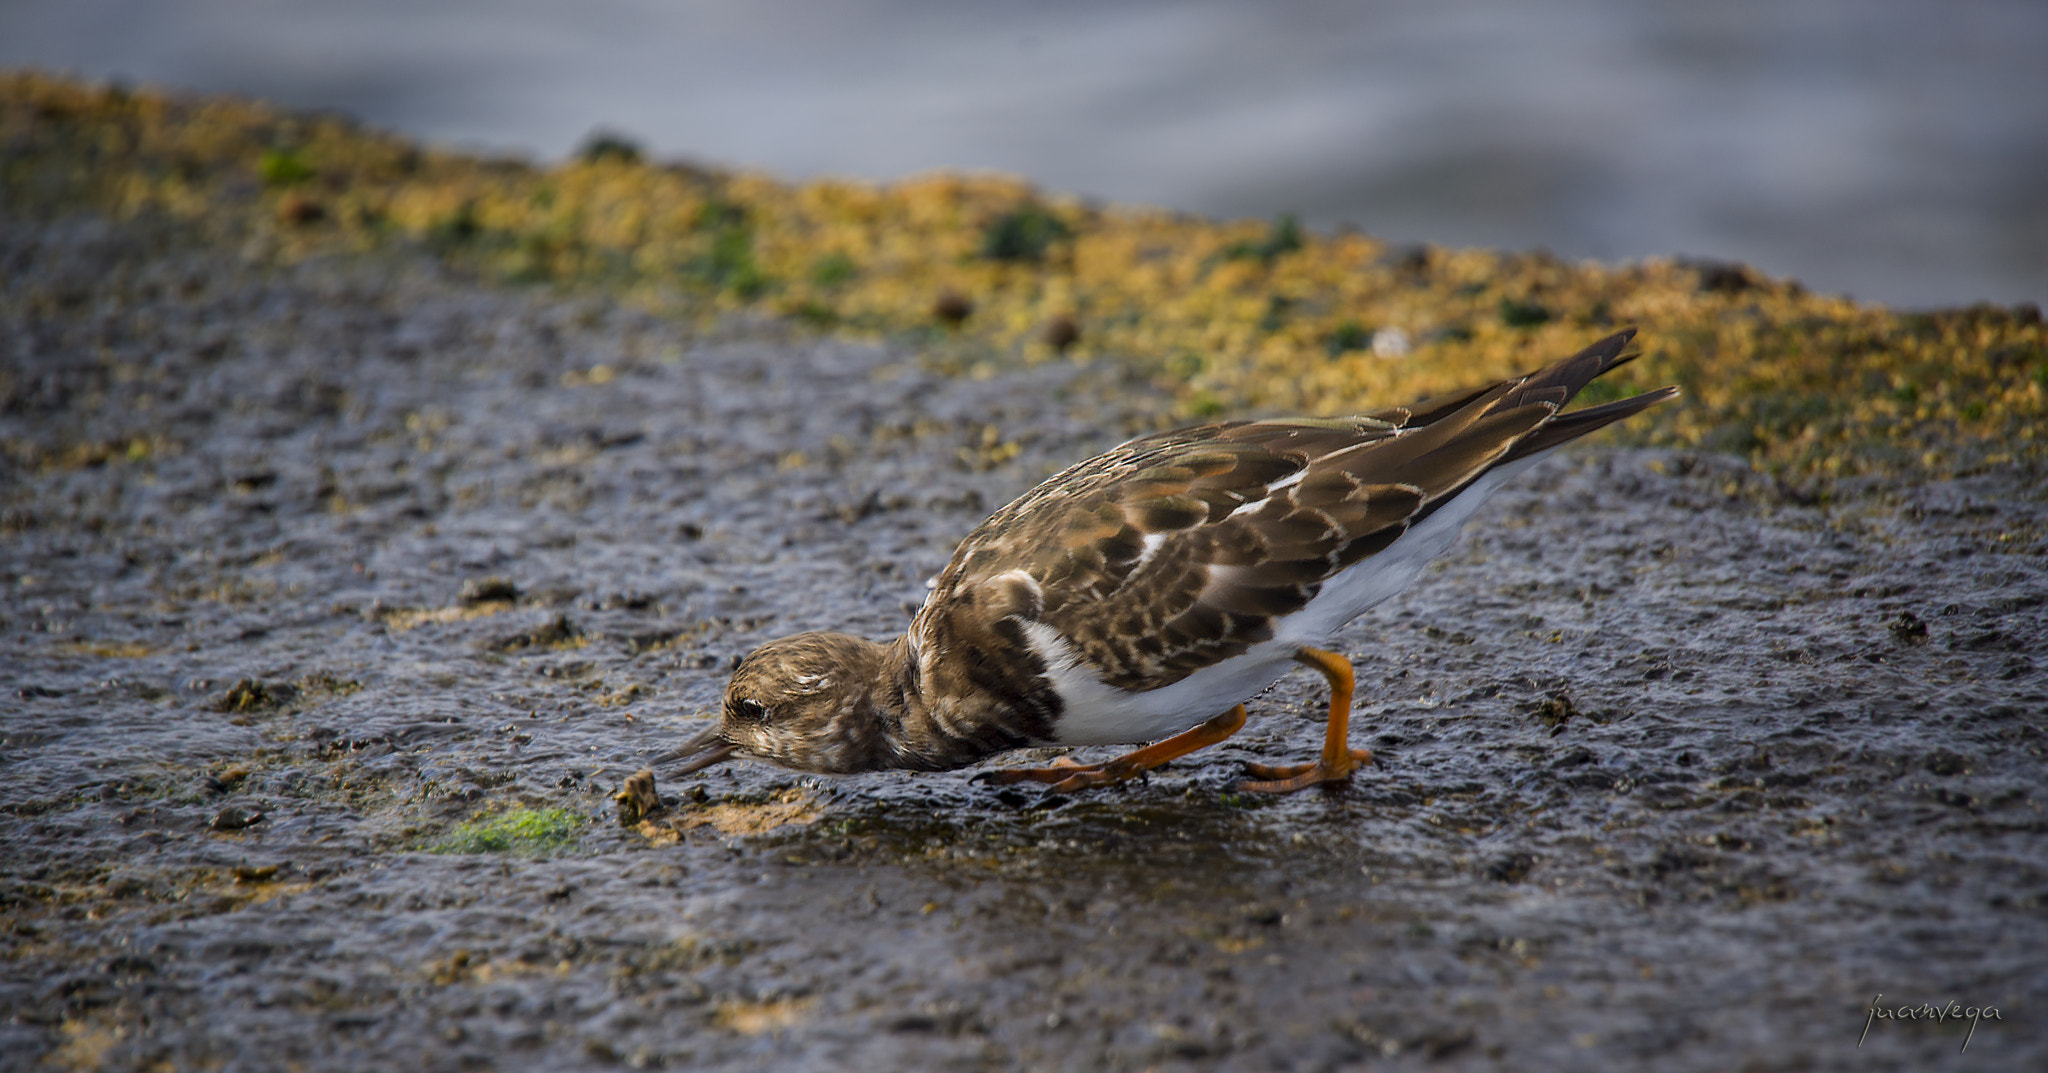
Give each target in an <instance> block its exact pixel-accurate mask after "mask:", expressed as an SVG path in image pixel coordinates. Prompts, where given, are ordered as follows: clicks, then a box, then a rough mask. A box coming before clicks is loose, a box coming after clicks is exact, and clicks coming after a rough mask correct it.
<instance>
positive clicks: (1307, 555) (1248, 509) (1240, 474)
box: [912, 330, 1676, 690]
mask: <svg viewBox="0 0 2048 1073" xmlns="http://www.w3.org/2000/svg"><path fill="white" fill-rule="evenodd" d="M1633 336H1634V332H1633V330H1631V331H1624V332H1620V333H1617V334H1615V335H1612V336H1609V337H1608V338H1606V339H1603V340H1601V341H1599V342H1597V343H1595V344H1593V345H1592V346H1590V347H1587V348H1586V349H1585V350H1583V351H1580V352H1579V353H1578V354H1575V355H1573V356H1572V357H1570V358H1566V359H1565V360H1563V361H1560V362H1558V363H1556V364H1555V365H1551V366H1549V367H1547V368H1544V369H1541V370H1538V371H1536V372H1534V373H1531V374H1529V375H1527V376H1523V377H1517V378H1514V379H1510V380H1504V381H1501V382H1500V383H1497V384H1492V385H1488V386H1487V387H1484V388H1479V389H1476V390H1473V391H1469V392H1464V393H1460V394H1457V395H1453V396H1445V397H1443V398H1440V399H1435V400H1429V401H1425V402H1422V403H1417V404H1416V405H1414V406H1409V407H1397V408H1394V409H1389V410H1382V411H1379V412H1377V413H1374V414H1370V415H1366V416H1361V417H1349V418H1336V419H1317V418H1290V419H1283V420H1275V421H1232V422H1223V423H1218V424H1211V425H1202V426H1197V427H1193V428H1183V429H1175V430H1172V431H1168V432H1160V433H1155V434H1153V435H1150V436H1144V437H1140V438H1138V439H1135V440H1132V441H1130V442H1128V443H1125V444H1123V445H1121V446H1119V447H1117V448H1115V449H1113V450H1111V451H1109V452H1107V453H1105V454H1102V455H1099V456H1097V457H1095V458H1091V459H1089V460H1087V461H1085V462H1081V463H1079V464H1077V465H1075V466H1073V467H1071V468H1069V469H1067V470H1066V471H1065V472H1063V473H1061V474H1059V475H1058V476H1056V477H1054V478H1052V479H1050V480H1048V481H1046V482H1045V483H1043V484H1041V485H1039V486H1038V487H1037V488H1034V489H1032V490H1031V491H1030V492H1027V493H1026V494H1025V495H1024V496H1022V497H1021V498H1019V499H1018V500H1017V501H1016V502H1014V503H1011V504H1010V505H1009V506H1007V507H1004V508H1003V509H1002V510H1000V511H998V512H996V514H995V515H994V516H993V517H991V518H989V519H988V521H986V522H984V523H982V525H981V526H980V527H979V528H977V529H976V530H975V531H974V532H973V533H972V534H971V535H969V536H968V538H967V540H966V541H965V542H963V543H962V544H961V546H960V549H959V551H958V552H956V553H955V555H954V558H953V561H952V563H951V564H949V565H948V567H947V568H946V570H945V571H944V573H942V574H941V575H940V577H939V580H938V583H937V587H936V591H935V592H934V593H933V594H932V599H930V600H929V601H927V603H926V606H925V609H924V611H923V612H921V613H920V614H919V616H918V620H917V622H916V623H915V624H914V625H913V627H912V629H913V636H916V637H918V638H919V639H920V643H924V644H939V645H947V644H953V645H965V646H967V647H969V648H973V649H975V650H976V651H977V654H978V655H984V658H986V657H985V654H983V653H981V652H980V650H981V648H982V646H983V645H1000V644H1003V643H1014V642H1013V641H1012V639H1013V638H1016V637H1017V636H1019V634H1018V633H1017V632H1015V629H1014V628H1004V626H1003V625H1002V624H1001V623H999V622H996V621H993V620H991V619H990V618H989V616H991V615H1007V616H1010V617H1012V618H1016V619H1017V621H1019V622H1021V621H1024V620H1025V619H1029V620H1034V621H1040V622H1044V623H1046V624H1048V625H1050V626H1052V627H1054V628H1055V629H1057V630H1058V631H1059V632H1060V633H1061V634H1063V635H1064V636H1065V637H1066V638H1067V639H1068V640H1069V641H1070V642H1071V643H1072V644H1073V645H1074V646H1075V648H1076V649H1077V650H1078V651H1079V654H1080V655H1081V656H1082V657H1083V658H1084V659H1086V660H1087V661H1088V662H1089V663H1091V664H1092V665H1094V667H1095V668H1096V669H1097V670H1098V671H1099V672H1100V673H1101V674H1102V677H1103V678H1104V680H1105V681H1107V682H1108V683H1109V684H1111V685H1114V686H1118V687H1120V688H1124V689H1129V690H1149V689H1157V688H1161V687H1163V686H1166V685H1169V684H1171V683H1173V682H1175V681H1178V680H1180V679H1181V678H1183V677H1186V676H1187V675H1188V674H1191V673H1193V672H1194V671H1195V670H1198V669H1200V668H1201V667H1203V666H1206V665H1208V664H1210V663H1213V662H1216V661H1218V660H1221V659H1224V658H1227V657H1229V656H1231V655H1235V654H1237V653H1239V652H1242V651H1244V650H1245V649H1246V648H1248V647H1249V646H1251V645H1253V644H1256V643H1257V642H1259V641H1262V640H1264V639H1266V638H1268V637H1270V636H1271V635H1272V620H1273V619H1274V618H1275V617H1276V616H1279V615H1284V614H1286V613H1288V612H1291V611H1295V610H1298V609H1300V608H1301V607H1302V606H1304V605H1306V604H1307V603H1308V602H1309V601H1310V600H1311V599H1313V598H1314V597H1315V595H1316V593H1317V592H1318V591H1320V588H1321V586H1322V584H1323V583H1324V582H1326V581H1327V580H1328V579H1329V578H1330V577H1331V576H1333V575H1334V574H1336V573H1337V572H1339V571H1341V570H1343V569H1344V568H1346V567H1348V566H1350V565H1352V564H1354V563H1357V562H1359V561H1360V560H1362V559H1364V558H1366V557H1367V556H1369V555H1372V554H1374V553H1376V552H1378V551H1380V550H1382V549H1384V548H1385V547H1387V546H1388V545H1389V544H1391V543H1392V542H1393V541H1394V540H1396V539H1398V538H1399V536H1400V535H1401V533H1402V532H1404V531H1405V530H1406V528H1407V527H1408V526H1409V525H1411V524H1413V523H1414V521H1416V520H1417V519H1418V518H1420V517H1422V516H1424V515H1426V514H1427V513H1429V511H1430V510H1432V509H1433V508H1434V506H1435V505H1436V504H1439V503H1441V502H1444V501H1446V500H1448V499H1449V498H1450V497H1453V496H1455V495H1457V494H1458V493H1459V492H1460V491H1462V490H1464V489H1465V488H1467V487H1469V486H1470V485H1471V483H1472V482H1473V481H1474V480H1475V479H1477V478H1478V477H1479V476H1480V475H1481V474H1483V473H1485V472H1486V471H1487V470H1488V469H1490V468H1492V467H1493V466H1496V465H1499V464H1501V463H1502V462H1504V461H1508V460H1512V459H1519V458H1525V457H1529V456H1531V455H1534V454H1537V453H1540V452H1542V451H1545V450H1549V449H1551V448H1553V447H1556V446H1559V445H1561V444H1563V443H1565V442H1567V441H1569V440H1572V439H1576V438H1577V437H1579V436H1582V435H1585V434H1586V433H1588V432H1591V431H1593V430H1595V429H1597V428H1600V427H1602V426H1604V425H1606V424H1608V423H1610V422H1613V421H1616V420H1620V419H1621V418H1624V417H1627V416H1629V415H1631V414H1634V413H1637V412H1640V411H1641V410H1643V409H1644V408H1646V407H1648V406H1651V405H1653V404H1655V403H1657V402H1660V401H1662V400H1664V399H1666V398H1669V397H1671V395H1673V394H1675V393H1676V389H1673V388H1666V389H1663V390H1661V391H1655V392H1651V393H1649V394H1645V395H1638V396H1635V397H1633V398H1629V399H1624V400H1621V401H1619V402H1612V403H1607V404H1604V405H1601V406H1595V407H1590V408H1587V409H1585V410H1581V411H1578V412H1576V413H1573V414H1568V415H1565V416H1562V417H1560V416H1558V410H1559V409H1560V408H1561V407H1562V406H1564V405H1565V403H1567V402H1569V401H1570V400H1571V398H1572V397H1573V396H1574V395H1576V394H1577V393H1578V392H1579V391H1580V390H1581V389H1583V388H1584V387H1585V386H1586V385H1587V384H1588V383H1590V382H1592V380H1593V379H1594V378H1596V377H1598V376H1599V375H1601V374H1602V373H1605V372H1607V371H1609V370H1611V369H1613V368H1615V367H1616V366H1619V365H1621V364H1623V363H1625V362H1626V361H1628V360H1630V356H1629V355H1625V354H1623V350H1624V349H1625V348H1626V347H1627V345H1628V343H1629V341H1630V340H1631V339H1632V338H1633ZM1276 486H1278V487H1276ZM1148 538H1149V539H1150V544H1151V547H1150V548H1149V550H1148V547H1147V545H1148ZM1013 571H1021V572H1022V573H1023V574H1024V575H1025V576H1028V577H1029V578H1030V579H1032V581H1034V582H1036V584H1037V587H1038V590H1039V598H1038V599H1037V600H1036V601H1022V602H1025V603H1031V604H1033V606H1031V607H1029V608H1028V610H1027V609H1025V608H1023V607H1020V606H1019V604H1020V600H1019V599H1018V598H1017V595H1016V593H1015V592H1014V586H1016V585H1017V584H1018V581H1017V579H1016V578H1015V577H1014V576H1012V573H1011V572H1013ZM990 587H995V588H997V589H1002V590H1004V591H1005V592H1007V593H1008V594H1009V595H1008V598H1006V599H995V600H990V599H985V598H977V596H976V594H977V593H978V592H980V591H982V590H984V589H988V588H990ZM970 639H971V640H970ZM1032 669H1033V670H1034V671H1035V670H1037V668H1036V667H1033V668H1032ZM991 684H993V683H991ZM1003 684H1004V685H1005V687H1007V688H1014V687H1015V686H1014V683H1008V682H1005V683H1003ZM928 687H929V684H928Z"/></svg>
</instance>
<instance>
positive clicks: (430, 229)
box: [0, 73, 2048, 481]
mask: <svg viewBox="0 0 2048 1073" xmlns="http://www.w3.org/2000/svg"><path fill="white" fill-rule="evenodd" d="M0 144H5V145H7V146H8V152H7V153H6V154H5V156H4V157H0V194H4V195H5V198H6V202H7V203H8V204H9V205H10V206H12V208H11V209H10V212H12V213H13V214H15V215H17V216H24V217H30V218H33V217H36V216H39V215H40V216H49V215H52V214H55V213H58V212H64V211H76V210H78V209H90V210H94V211H99V212H103V213H108V214H112V215H115V216H125V215H135V214H145V213H147V214H155V215H164V216H169V217H173V218H176V219H180V220H184V221H187V222H189V223H190V224H192V225H194V226H196V227H198V228H200V229H202V231H203V232H204V233H206V234H208V235H210V236H212V237H214V238H217V239H220V240H223V241H224V242H232V243H233V244H234V245H235V246H236V247H237V248H243V249H252V250H257V251H260V252H261V253H262V254H263V255H265V256H269V257H274V258H276V259H277V260H279V261H281V262H289V261H292V260H295V259H298V258H302V257H306V256H311V255H314V254H323V253H334V252H347V251H352V250H353V251H361V250H373V249H377V248H380V247H383V246H386V245H389V244H392V243H409V244H415V245H417V246H419V247H420V248H422V249H426V250H429V251H431V252H432V253H433V254H434V255H436V256H439V257H442V258H444V259H446V260H448V261H449V262H451V263H453V264H457V265H460V266H463V267H465V268H468V269H471V270H475V271H479V272H481V273H483V274H484V275H485V276H487V277H491V278H496V279H499V280H502V281H505V282H508V283H527V284H533V283H546V284H552V285H556V286H563V287H571V288H602V289H605V290H607V291H609V292H611V293H614V294H619V295H621V296H623V297H625V298H627V299H629V300H632V301H636V302H639V303H643V304H646V305H648V306H650V307H652V308H655V309H657V310H660V311H662V312H664V313H667V314H669V315H675V316H682V317H691V318H707V317H716V316H719V315H721V314H725V313H730V312H734V311H753V310H759V311H765V312H770V313H774V314H779V315H783V316H788V317H792V318H794V319H796V320H797V321H798V322H800V323H803V324H808V325H812V326H814V327H816V328H818V329H820V330H828V331H835V332H845V333H855V334H863V335H870V336H872V335H878V334H879V335H888V334H897V333H904V332H915V331H926V330H931V329H934V328H936V327H938V323H939V322H937V321H935V314H934V304H935V302H936V300H937V299H938V297H939V296H940V295H942V294H953V295H957V296H959V297H961V298H964V299H966V300H967V302H968V303H971V305H972V309H973V311H972V313H971V314H970V315H969V316H968V317H967V318H966V319H965V320H964V321H963V322H961V323H960V324H958V325H957V326H954V327H950V328H949V330H948V332H947V334H946V335H945V336H944V337H943V340H942V341H941V340H940V339H937V338H935V339H934V340H933V342H932V344H931V345H933V346H936V347H945V348H958V349H960V350H962V351H963V352H964V353H967V354H971V355H973V356H974V360H973V361H971V362H962V363H961V364H963V365H972V364H981V363H985V362H986V360H987V359H989V358H991V357H1003V356H1008V357H1010V358H1012V359H1014V360H1025V361H1029V360H1044V359H1048V358H1050V357H1052V356H1053V355H1054V354H1056V353H1060V352H1064V353H1065V354H1067V355H1068V356H1071V357H1075V358H1079V359H1082V360H1088V359H1092V358H1097V357H1106V358H1110V359H1114V360H1118V361H1123V362H1129V363H1133V364H1135V365H1137V366H1139V367H1141V368H1145V369H1148V370H1150V371H1152V372H1153V373H1154V374H1155V375H1156V376H1157V377H1158V378H1159V379H1160V380H1161V382H1162V383H1164V384H1167V385H1168V386H1170V388H1171V389H1172V390H1173V391H1175V392H1177V394H1178V399H1179V401H1180V404H1181V409H1182V411H1183V413H1184V414H1185V415H1187V416H1208V415H1211V414H1214V413H1218V412H1226V413H1231V414H1240V413H1242V414H1254V413H1276V412H1305V413H1326V414H1327V413H1341V412H1347V411H1357V410H1363V409H1368V408H1376V407H1379V406H1384V405H1388V404H1390V403H1394V402H1403V401H1408V400H1410V399H1412V398H1416V397H1420V396H1425V395H1429V394H1432V393H1435V392H1440V391H1446V390H1451V389H1454V388H1457V387H1460V386H1463V385H1467V384H1470V383H1472V382H1474V381H1476V380H1479V379H1482V378H1485V377H1492V376H1502V375H1508V374H1510V373H1513V372H1516V371H1520V370H1524V369H1527V368H1529V367H1531V366H1533V365H1535V364H1538V363H1541V362H1544V361H1548V360H1550V359H1552V358H1554V357H1556V356H1559V355H1561V354H1564V353H1567V352H1569V351H1571V350H1573V349H1576V348H1577V347H1579V346H1582V345H1584V344H1585V343H1586V342H1588V341H1590V340H1591V339H1592V338H1594V337H1595V336H1597V335H1599V334H1602V333H1605V332H1607V331H1610V330H1613V329H1614V328H1617V327H1620V326H1625V325H1635V326H1638V327H1640V328H1641V329H1642V330H1643V336H1642V344H1643V347H1644V358H1643V360H1642V361H1641V362H1640V363H1639V365H1638V367H1637V369H1636V370H1635V371H1632V372H1630V373H1628V374H1624V379H1625V380H1626V386H1627V387H1629V388H1641V387H1649V386H1654V385H1658V384H1663V383H1674V382H1675V383H1678V384H1680V385H1682V386H1683V387H1684V388H1685V389H1686V391H1687V397H1686V400H1685V401H1684V402H1683V403H1682V404H1681V405H1679V406H1675V407H1667V408H1665V410H1663V411H1660V419H1659V420H1657V421H1654V422H1651V421H1644V422H1637V423H1634V424H1632V425H1631V426H1630V427H1629V429H1627V430H1625V431H1624V432H1623V433H1622V435H1627V436H1632V437H1634V438H1635V439H1636V440H1637V441H1638V442H1651V443H1660V444H1669V445H1676V446H1690V447H1699V448H1705V449H1712V450H1722V451H1730V452H1734V453H1737V454H1741V455H1743V456H1745V457H1747V458H1748V459H1749V460H1750V462H1751V463H1752V464H1753V465H1755V466H1757V467H1759V468H1761V469H1765V470H1769V471H1772V472H1776V473H1779V474H1781V475H1783V476H1785V477H1787V478H1790V479H1794V480H1800V481H1826V480H1828V479H1831V478H1835V477H1841V476H1848V475H1852V474H1869V473H1895V474H1901V475H1919V476H1944V475H1952V474H1956V473H1960V472H1967V471H1972V470H1976V469H1981V468H1983V467H1986V466H2024V467H2028V468H2033V467H2038V466H2039V465H2040V463H2041V461H2042V458H2043V453H2044V450H2043V444H2042V441H2041V438H2040V437H2039V435H2038V434H2037V432H2036V429H2037V427H2038V425H2039V423H2040V420H2041V418H2042V415H2043V411H2044V409H2048V334H2044V330H2043V327H2042V325H2041V323H2040V315H2039V311H2038V310H2037V309H2035V308H2033V307H2021V308H2016V309H2000V308H1993V307H1988V306H1980V307H1973V308H1970V309H1965V310H1954V311H1948V312H1942V313H1929V314H1898V313H1894V312H1892V311H1889V310H1887V309H1884V308H1882V307H1877V306H1868V305H1858V304H1855V303H1853V302H1850V301H1848V300H1846V299H1842V298H1836V297H1829V296H1823V295H1813V294H1809V293H1807V292H1806V291H1805V290H1804V289H1803V288H1801V287H1800V286H1798V285H1797V284H1795V283H1790V282H1785V281H1780V280H1773V279H1769V278H1766V277H1763V276H1762V275H1760V274H1758V273H1756V272H1755V271H1753V270H1751V269H1748V268H1745V267H1742V266H1739V265H1693V264H1686V263H1682V262H1678V261H1674V260H1651V261H1645V262H1641V263H1637V264H1630V265H1619V266H1616V265H1600V264H1591V263H1578V264H1574V263H1567V262H1564V261H1561V260H1559V259H1557V258H1554V257H1551V256H1548V255H1545V254H1540V253H1538V254H1529V255H1511V254H1502V253H1497V252H1493V251H1486V250H1449V249H1439V248H1415V249H1392V248H1389V247H1388V246H1387V245H1386V244H1384V243H1382V242H1379V241H1377V240H1375V239H1372V238H1370V237H1368V236H1365V235H1361V234H1356V233H1339V234H1335V235H1317V234H1312V233H1306V232H1302V231H1300V230H1299V229H1298V228H1295V227H1294V226H1293V225H1292V222H1291V221H1287V220H1276V221H1272V222H1266V221H1226V222H1214V221H1207V220H1201V219H1197V218H1193V217H1189V216H1186V215H1182V214H1176V213H1171V212H1165V211H1161V210H1157V209H1147V208H1125V207H1104V206H1098V205H1093V204H1088V203H1084V202H1082V201H1079V200H1076V199H1073V198H1067V197H1060V196H1054V195H1048V194H1045V193H1042V192H1040V191H1038V190H1036V189H1034V188H1033V187H1032V186H1031V185H1030V184H1028V183H1026V182H1024V181H1022V180H1020V179H1016V178H1013V177H1009V176H1000V175H959V174H934V175H925V176H919V177H915V178H912V179H909V180H906V181H903V182H900V183H895V184H891V185H876V184H867V183H859V182H849V181H845V180H821V181H817V182H812V183H807V184H803V185H790V184H785V183H780V182H777V181H776V180H774V179H772V178H770V177H767V176H764V175H760V174H756V173H737V174H731V173H724V172H718V171H712V170H706V169H701V168H694V167H688V166H681V165H661V164H651V163H641V162H639V161H637V160H633V159H628V158H626V157H624V156H622V155H617V154H608V155H602V156H600V157H598V158H597V159H594V160H573V161H569V162H565V163H562V164H558V165H555V166H552V167H545V168H542V167H533V166H529V165H526V164H523V163H517V162H507V161H494V160H486V159H479V158H475V157H468V156H461V155H456V154H449V153H440V152H433V151H424V150H421V149H420V148H418V147H417V146H414V145H412V144H411V143H409V142H407V141H405V140H403V139H400V138H395V137H392V136H389V135H384V134H380V133H376V132H372V131H366V130H364V129H362V128H360V127H357V126H355V125H353V124H351V123H349V122H347V121H345V120H342V119H338V118H334V117H330V116H317V117H305V116H298V115H293V114H291V113H287V112H283V111H279V110H276V109H273V108H270V107H267V106H265V105H262V104H258V103H254V102H249V101H243V100H237V99H233V98H199V97H187V96H176V95H167V94H160V93H155V92H138V91H129V90H120V89H112V88H107V87H100V86H93V85H88V84H85V83H81V82H76V81H70V80H65V79H61V78H54V77H49V76H43V75H37V74H19V73H18V74H6V75H0ZM288 198H289V199H294V200H291V201H289V202H287V201H286V199H288ZM1060 318H1069V319H1070V322H1071V325H1072V326H1073V327H1074V328H1076V329H1078V331H1077V332H1075V333H1074V334H1075V336H1076V337H1075V338H1073V339H1071V340H1070V341H1067V342H1064V343H1062V344H1061V345H1060V346H1058V347H1055V346H1053V345H1050V344H1048V343H1047V342H1046V341H1045V340H1046V330H1047V326H1048V325H1050V324H1051V323H1053V322H1054V321H1055V320H1057V319H1060ZM1610 390H1615V389H1610Z"/></svg>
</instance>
